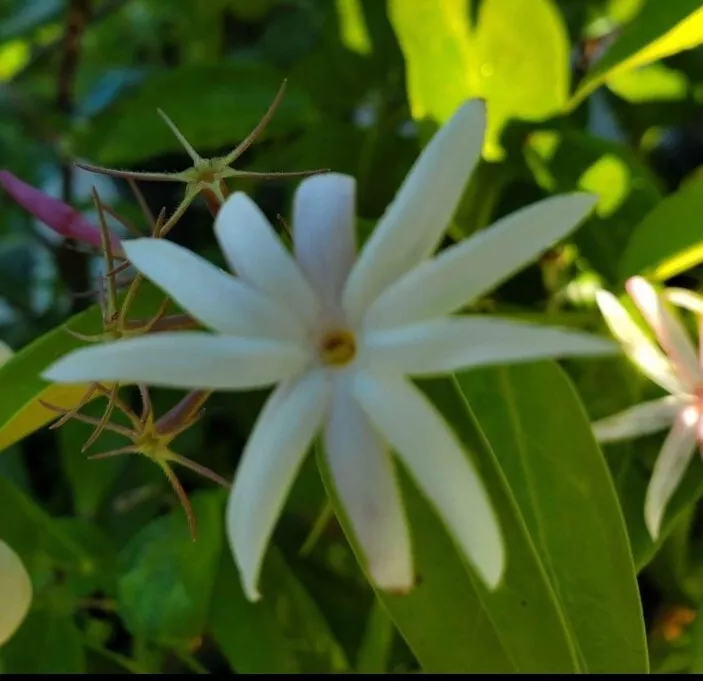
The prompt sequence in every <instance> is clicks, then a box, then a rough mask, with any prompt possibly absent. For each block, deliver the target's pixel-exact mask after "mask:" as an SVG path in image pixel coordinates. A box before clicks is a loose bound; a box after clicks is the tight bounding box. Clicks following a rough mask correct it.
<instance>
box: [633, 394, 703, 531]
mask: <svg viewBox="0 0 703 681" xmlns="http://www.w3.org/2000/svg"><path fill="white" fill-rule="evenodd" d="M697 423H698V413H697V410H696V408H695V407H688V408H687V409H684V410H683V411H682V412H681V413H680V415H679V417H678V418H677V419H676V421H675V422H674V427H673V428H672V429H671V432H670V433H669V435H667V438H666V440H665V441H664V446H663V447H662V450H661V452H660V453H659V456H658V457H657V461H656V463H655V464H654V470H653V471H652V479H651V480H650V481H649V487H648V488H647V496H646V498H645V500H644V518H645V522H646V524H647V529H648V530H649V534H650V535H651V536H652V539H656V538H657V537H658V536H659V530H660V528H661V522H662V519H663V517H664V511H665V510H666V506H667V504H668V503H669V500H670V499H671V497H672V495H673V494H674V491H675V490H676V488H677V487H678V485H679V482H681V478H682V477H683V474H684V473H685V472H686V469H687V468H688V464H689V463H690V462H691V459H692V458H693V453H694V451H695V448H696V435H697V427H696V426H697Z"/></svg>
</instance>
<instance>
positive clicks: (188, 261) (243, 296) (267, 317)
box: [123, 239, 304, 340]
mask: <svg viewBox="0 0 703 681" xmlns="http://www.w3.org/2000/svg"><path fill="white" fill-rule="evenodd" d="M123 247H124V250H125V253H126V254H127V257H128V258H129V259H130V261H131V262H132V264H133V265H134V266H135V267H136V268H137V269H138V270H139V271H140V272H141V273H142V274H144V276H146V277H147V278H148V279H150V280H151V281H153V282H154V283H155V284H156V285H157V286H159V287H160V288H162V289H163V290H164V291H165V292H166V293H167V294H168V295H169V297H171V298H172V299H173V300H174V301H175V302H176V303H178V304H179V305H180V306H181V307H182V308H183V309H184V310H185V311H186V312H188V313H189V314H191V315H192V316H193V317H195V318H196V319H198V320H200V321H201V322H202V323H203V324H205V325H206V326H209V327H210V328H212V329H214V330H215V331H219V332H220V333H226V334H233V335H240V336H248V337H250V338H252V337H263V338H276V339H280V340H286V339H288V340H293V339H297V338H301V337H302V336H303V333H304V331H303V329H302V327H301V326H300V323H299V322H298V321H297V319H296V318H295V317H293V316H292V315H291V313H290V312H289V311H288V310H287V309H285V308H283V307H281V306H280V305H276V304H275V303H274V302H273V301H272V300H270V299H269V298H268V297H267V296H265V295H263V294H261V293H260V292H258V291H255V290H254V289H252V288H251V287H249V286H247V285H246V284H244V283H243V282H242V281H239V280H237V279H235V278H234V277H232V276H231V275H229V274H228V273H227V272H225V271H223V270H221V269H220V268H219V267H215V266H214V265H212V264H210V263H209V262H208V261H207V260H205V259H204V258H201V257H200V256H199V255H196V254H195V253H192V252H191V251H189V250H188V249H186V248H183V247H182V246H178V245H177V244H174V243H173V242H172V241H166V240H165V239H134V240H132V241H127V242H125V243H124V244H123Z"/></svg>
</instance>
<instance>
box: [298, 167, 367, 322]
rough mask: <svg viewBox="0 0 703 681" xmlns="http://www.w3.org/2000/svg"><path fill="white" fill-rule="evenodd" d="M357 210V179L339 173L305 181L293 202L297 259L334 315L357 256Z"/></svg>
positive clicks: (317, 176) (326, 306) (326, 174)
mask: <svg viewBox="0 0 703 681" xmlns="http://www.w3.org/2000/svg"><path fill="white" fill-rule="evenodd" d="M355 209H356V180H355V179H354V178H353V177H350V176H349V175H340V174H339V173H325V174H324V175H315V176H313V177H309V178H307V179H305V180H303V181H302V182H301V183H300V186H299V187H298V189H297V191H296V192H295V198H294V200H293V244H294V247H295V257H296V258H297V259H298V262H299V263H300V266H301V267H302V268H303V271H304V272H305V274H306V275H307V277H308V280H309V281H310V283H311V284H312V285H313V287H314V288H315V291H316V292H317V295H318V297H319V298H320V299H321V300H322V301H323V304H324V307H325V308H326V310H327V311H328V312H332V313H333V314H336V313H337V312H338V308H339V306H340V302H341V297H342V289H343V288H344V284H345V282H346V280H347V276H348V275H349V272H350V271H351V268H352V265H353V264H354V259H355V257H356V230H355Z"/></svg>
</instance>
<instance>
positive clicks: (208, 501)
mask: <svg viewBox="0 0 703 681" xmlns="http://www.w3.org/2000/svg"><path fill="white" fill-rule="evenodd" d="M191 503H192V505H193V512H194V514H195V517H196V520H197V525H198V539H197V541H195V542H194V541H193V538H192V537H191V536H190V532H189V530H188V523H187V521H186V517H185V514H184V512H183V509H181V508H180V507H179V508H177V509H175V510H174V511H172V512H171V513H170V514H169V515H167V516H164V517H162V518H157V519H156V520H154V521H153V522H152V523H151V524H149V525H148V526H147V527H145V528H144V529H143V530H142V531H141V532H139V534H137V535H136V536H135V537H134V538H133V539H132V541H131V542H130V543H129V544H128V546H127V547H126V548H125V550H124V554H123V557H122V558H123V563H124V570H123V572H122V575H121V576H120V579H119V583H118V603H119V609H120V614H121V615H122V617H123V619H124V621H125V623H126V624H127V627H128V628H129V630H130V631H131V632H132V633H133V634H134V635H136V636H143V637H145V638H148V639H151V640H155V641H159V642H162V643H171V644H173V643H179V642H184V641H187V640H188V639H192V638H194V637H197V636H201V635H202V634H203V632H204V630H205V628H206V624H207V615H208V610H209V607H210V597H211V594H212V591H213V586H214V582H215V578H216V576H217V568H218V565H219V560H220V551H221V550H222V545H223V534H224V529H223V526H222V516H223V513H224V511H223V495H222V494H220V493H219V491H217V492H200V493H198V494H196V495H195V496H194V497H193V499H192V500H191Z"/></svg>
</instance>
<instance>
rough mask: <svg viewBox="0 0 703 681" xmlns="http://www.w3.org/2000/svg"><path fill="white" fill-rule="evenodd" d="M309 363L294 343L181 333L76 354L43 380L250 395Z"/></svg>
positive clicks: (171, 333) (66, 358)
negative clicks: (130, 384)
mask: <svg viewBox="0 0 703 681" xmlns="http://www.w3.org/2000/svg"><path fill="white" fill-rule="evenodd" d="M307 361H308V357H307V354H306V351H305V350H304V349H303V348H301V347H300V346H298V345H295V344H293V343H285V342H282V341H270V340H258V339H250V338H236V337H233V336H216V335H214V334H209V333H205V332H200V331H178V332H168V333H167V332H164V333H155V334H149V335H148V336H140V337H139V338H130V339H128V340H122V341H117V342H115V343H101V344H100V345H92V346H89V347H85V348H81V349H80V350H74V351H73V352H70V353H69V354H67V355H65V356H64V357H62V358H61V359H59V360H58V361H57V362H56V363H54V364H53V365H52V366H50V367H49V368H48V369H47V370H46V371H44V373H43V374H42V376H43V378H45V379H47V380H49V381H55V382H57V383H83V382H84V381H119V382H120V383H146V384H147V385H157V386H164V387H173V388H202V389H207V388H211V389H213V390H245V389H249V388H260V387H264V386H267V385H271V384H273V383H276V382H277V381H280V380H282V379H284V378H288V377H289V376H292V375H294V374H296V373H297V372H299V371H300V370H301V369H302V368H303V367H304V366H305V364H306V363H307Z"/></svg>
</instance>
